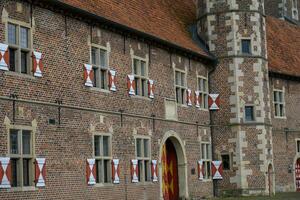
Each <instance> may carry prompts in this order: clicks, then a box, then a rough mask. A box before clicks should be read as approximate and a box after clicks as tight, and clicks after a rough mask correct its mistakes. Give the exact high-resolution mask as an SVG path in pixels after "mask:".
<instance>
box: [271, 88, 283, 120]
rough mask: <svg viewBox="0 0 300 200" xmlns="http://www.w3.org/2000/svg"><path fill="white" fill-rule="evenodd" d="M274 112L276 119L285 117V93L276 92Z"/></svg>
mask: <svg viewBox="0 0 300 200" xmlns="http://www.w3.org/2000/svg"><path fill="white" fill-rule="evenodd" d="M273 94H274V102H273V103H274V112H275V117H284V116H285V111H284V109H285V106H284V93H283V91H278V90H276V91H274V92H273Z"/></svg>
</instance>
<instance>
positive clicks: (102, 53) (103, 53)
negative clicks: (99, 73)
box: [100, 49, 107, 68]
mask: <svg viewBox="0 0 300 200" xmlns="http://www.w3.org/2000/svg"><path fill="white" fill-rule="evenodd" d="M100 66H101V67H104V68H107V56H106V50H103V49H100Z"/></svg>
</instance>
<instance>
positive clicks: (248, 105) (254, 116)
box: [244, 104, 256, 123]
mask: <svg viewBox="0 0 300 200" xmlns="http://www.w3.org/2000/svg"><path fill="white" fill-rule="evenodd" d="M246 107H252V108H253V112H252V114H253V120H247V115H246ZM255 110H256V109H255V105H253V104H246V105H245V106H244V119H245V120H244V122H245V123H252V122H256V111H255Z"/></svg>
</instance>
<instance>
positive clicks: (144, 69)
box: [141, 61, 146, 76]
mask: <svg viewBox="0 0 300 200" xmlns="http://www.w3.org/2000/svg"><path fill="white" fill-rule="evenodd" d="M141 75H142V76H146V63H145V62H144V61H141Z"/></svg>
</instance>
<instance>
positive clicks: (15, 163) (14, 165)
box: [10, 158, 19, 187]
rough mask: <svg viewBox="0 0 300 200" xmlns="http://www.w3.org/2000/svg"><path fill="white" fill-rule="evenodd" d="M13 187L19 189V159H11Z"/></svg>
mask: <svg viewBox="0 0 300 200" xmlns="http://www.w3.org/2000/svg"><path fill="white" fill-rule="evenodd" d="M10 162H11V186H12V187H17V186H19V183H18V159H14V158H12V159H11V161H10Z"/></svg>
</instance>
